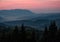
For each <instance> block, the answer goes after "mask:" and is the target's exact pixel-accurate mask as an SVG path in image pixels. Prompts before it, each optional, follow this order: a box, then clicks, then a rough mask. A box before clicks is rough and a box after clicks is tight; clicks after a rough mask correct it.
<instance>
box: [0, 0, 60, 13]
mask: <svg viewBox="0 0 60 42" xmlns="http://www.w3.org/2000/svg"><path fill="white" fill-rule="evenodd" d="M7 9H28V10H32V11H34V12H37V13H38V12H60V0H0V10H7Z"/></svg>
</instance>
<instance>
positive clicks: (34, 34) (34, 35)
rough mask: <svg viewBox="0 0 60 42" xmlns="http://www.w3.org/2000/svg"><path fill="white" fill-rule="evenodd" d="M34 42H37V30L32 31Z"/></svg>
mask: <svg viewBox="0 0 60 42" xmlns="http://www.w3.org/2000/svg"><path fill="white" fill-rule="evenodd" d="M32 42H36V33H35V30H33V31H32Z"/></svg>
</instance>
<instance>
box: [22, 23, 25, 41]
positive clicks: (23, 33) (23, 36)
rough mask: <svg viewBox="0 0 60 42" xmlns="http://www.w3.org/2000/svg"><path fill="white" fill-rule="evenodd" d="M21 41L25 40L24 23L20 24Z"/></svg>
mask: <svg viewBox="0 0 60 42" xmlns="http://www.w3.org/2000/svg"><path fill="white" fill-rule="evenodd" d="M21 42H26V31H25V27H24V24H22V26H21Z"/></svg>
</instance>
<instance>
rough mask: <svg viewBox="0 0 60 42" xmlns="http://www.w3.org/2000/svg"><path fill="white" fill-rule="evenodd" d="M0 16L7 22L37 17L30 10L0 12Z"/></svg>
mask: <svg viewBox="0 0 60 42" xmlns="http://www.w3.org/2000/svg"><path fill="white" fill-rule="evenodd" d="M0 16H3V17H4V18H6V19H7V20H9V19H10V20H24V19H30V18H34V17H36V16H37V14H35V13H33V12H32V11H30V10H24V9H14V10H0Z"/></svg>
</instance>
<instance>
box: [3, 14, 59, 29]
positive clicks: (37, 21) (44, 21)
mask: <svg viewBox="0 0 60 42" xmlns="http://www.w3.org/2000/svg"><path fill="white" fill-rule="evenodd" d="M43 15H44V16H43ZM51 20H55V21H56V24H57V26H58V27H60V13H59V14H58V13H57V14H52V13H51V14H41V15H40V16H38V17H35V18H32V19H27V20H16V21H10V22H9V21H8V22H4V24H6V25H10V26H15V25H21V24H22V23H24V25H25V26H29V27H30V26H31V27H33V28H36V29H43V28H44V27H45V26H49V24H50V22H51Z"/></svg>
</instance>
